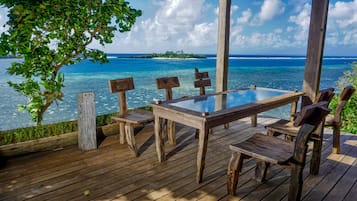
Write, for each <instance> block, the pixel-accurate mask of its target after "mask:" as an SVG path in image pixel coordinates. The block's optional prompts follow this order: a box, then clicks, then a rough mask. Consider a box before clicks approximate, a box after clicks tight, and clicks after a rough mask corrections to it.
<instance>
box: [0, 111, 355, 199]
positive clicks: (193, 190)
mask: <svg viewBox="0 0 357 201" xmlns="http://www.w3.org/2000/svg"><path fill="white" fill-rule="evenodd" d="M273 121H274V119H271V118H263V117H260V118H259V121H258V123H259V125H258V127H257V128H252V127H250V119H242V120H240V121H236V122H234V123H231V124H230V126H231V127H230V128H229V129H223V126H222V127H217V128H215V129H214V132H213V134H212V135H210V137H209V143H208V151H207V155H206V165H205V171H204V177H203V183H201V184H196V182H195V174H196V154H197V144H198V140H197V139H195V138H194V133H195V130H194V129H192V128H188V127H183V126H178V128H177V131H178V133H177V146H176V147H173V146H169V145H167V146H166V153H167V156H168V157H167V159H168V160H167V161H165V162H164V163H162V164H159V163H158V162H157V158H156V151H155V139H154V137H153V126H152V125H149V126H147V127H145V128H144V129H142V130H141V131H140V133H139V134H138V135H137V136H136V139H137V143H138V145H139V146H140V149H139V152H140V157H139V158H135V157H134V156H133V154H132V153H131V152H130V151H129V149H128V148H127V145H126V144H124V145H122V144H119V139H118V137H117V136H111V137H107V138H106V139H104V141H103V142H102V143H101V145H100V147H99V149H98V150H95V151H89V152H82V151H80V150H79V149H77V147H76V146H70V147H65V148H64V149H62V150H57V151H52V152H43V153H36V154H31V155H27V156H21V157H15V158H10V159H7V160H6V161H5V162H4V164H3V165H2V167H0V200H103V201H104V200H240V199H243V200H248V201H251V200H287V197H286V195H287V192H288V186H289V171H287V170H284V169H282V168H280V167H278V166H273V167H272V168H271V171H270V173H269V175H268V179H269V180H268V181H267V182H265V183H257V182H256V181H255V180H254V179H252V177H253V175H254V167H255V161H253V160H247V161H246V162H245V164H244V166H243V171H242V172H241V175H242V176H240V179H239V184H238V185H239V186H238V189H237V193H238V195H237V196H235V197H232V196H229V195H228V194H227V192H226V166H227V163H228V160H229V157H230V150H229V148H228V145H229V144H231V143H238V142H240V141H242V140H244V139H247V138H248V137H250V136H251V135H252V134H254V133H256V132H264V127H263V125H264V124H268V123H272V122H273ZM331 133H332V131H331V130H329V129H325V136H324V138H325V139H324V146H323V152H322V154H323V155H322V160H321V168H320V174H319V175H317V176H312V175H309V167H310V165H309V160H310V156H311V151H309V153H308V159H307V160H308V161H307V164H306V166H305V170H304V188H303V195H302V198H303V200H314V201H315V200H355V199H356V197H357V177H356V175H357V165H356V164H357V136H356V135H349V134H344V135H342V137H341V142H342V143H343V144H342V146H341V154H339V155H335V154H331V149H332V144H331V143H332V136H331ZM310 147H311V146H310ZM85 192H86V193H87V194H88V195H84V194H85Z"/></svg>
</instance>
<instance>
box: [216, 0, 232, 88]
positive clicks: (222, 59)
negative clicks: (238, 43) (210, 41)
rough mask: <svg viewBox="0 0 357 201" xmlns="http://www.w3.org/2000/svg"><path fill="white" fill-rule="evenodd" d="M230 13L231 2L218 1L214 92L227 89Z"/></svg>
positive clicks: (225, 0) (229, 0) (228, 0)
mask: <svg viewBox="0 0 357 201" xmlns="http://www.w3.org/2000/svg"><path fill="white" fill-rule="evenodd" d="M230 13H231V0H219V18H218V39H217V62H216V92H222V91H226V90H227V88H228V56H229V30H230V18H231V16H230V15H231V14H230Z"/></svg>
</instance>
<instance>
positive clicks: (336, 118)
mask: <svg viewBox="0 0 357 201" xmlns="http://www.w3.org/2000/svg"><path fill="white" fill-rule="evenodd" d="M355 91H356V89H355V88H354V87H353V86H346V87H344V88H343V90H342V92H341V94H340V96H339V99H338V105H337V108H336V112H335V114H329V115H327V117H326V121H325V126H331V127H332V129H333V145H332V146H333V147H332V153H335V154H339V153H340V146H341V145H340V133H341V131H340V130H341V126H342V121H341V114H342V111H343V109H344V107H345V105H346V104H347V101H348V100H349V99H350V98H351V97H352V95H353V93H354V92H355Z"/></svg>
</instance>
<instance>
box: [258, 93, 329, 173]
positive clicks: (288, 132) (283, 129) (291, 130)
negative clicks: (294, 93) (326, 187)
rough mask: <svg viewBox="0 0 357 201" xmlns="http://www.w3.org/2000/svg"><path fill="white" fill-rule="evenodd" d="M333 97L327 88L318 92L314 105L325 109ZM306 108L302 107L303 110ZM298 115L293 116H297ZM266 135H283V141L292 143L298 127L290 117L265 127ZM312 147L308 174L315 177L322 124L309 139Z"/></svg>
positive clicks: (318, 160)
mask: <svg viewBox="0 0 357 201" xmlns="http://www.w3.org/2000/svg"><path fill="white" fill-rule="evenodd" d="M333 96H334V89H333V88H328V89H323V90H320V91H319V93H318V95H317V96H316V98H315V100H314V103H315V104H321V105H323V106H325V107H327V106H328V105H329V103H330V102H331V100H332V98H333ZM304 107H306V106H303V107H302V108H304ZM298 114H299V113H297V114H295V116H296V115H298ZM265 127H266V128H267V134H268V135H271V136H277V135H281V134H284V135H285V139H286V140H289V141H292V140H293V139H295V137H296V136H297V133H298V131H299V127H298V126H296V124H295V117H291V118H290V120H283V119H282V120H279V121H277V122H275V123H273V124H270V125H266V126H265ZM310 139H311V140H312V141H313V143H314V145H313V153H312V159H311V164H310V174H313V175H317V174H318V173H319V170H320V160H321V149H322V141H323V124H322V125H320V127H319V129H317V130H316V132H314V134H313V135H312V137H311V138H310Z"/></svg>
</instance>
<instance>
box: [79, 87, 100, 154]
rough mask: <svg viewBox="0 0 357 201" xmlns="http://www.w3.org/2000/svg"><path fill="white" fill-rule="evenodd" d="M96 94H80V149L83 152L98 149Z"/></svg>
mask: <svg viewBox="0 0 357 201" xmlns="http://www.w3.org/2000/svg"><path fill="white" fill-rule="evenodd" d="M94 96H95V94H94V93H93V92H83V93H78V94H77V98H78V147H79V148H80V149H82V150H91V149H97V136H96V121H95V118H96V112H95V102H94Z"/></svg>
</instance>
